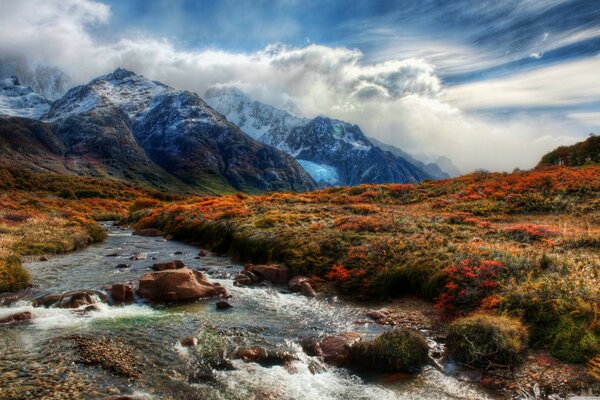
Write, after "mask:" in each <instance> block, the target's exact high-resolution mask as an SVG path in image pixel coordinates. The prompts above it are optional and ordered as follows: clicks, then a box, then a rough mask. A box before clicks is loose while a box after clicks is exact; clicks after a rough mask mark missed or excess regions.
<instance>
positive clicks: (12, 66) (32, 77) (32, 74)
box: [0, 57, 71, 101]
mask: <svg viewBox="0 0 600 400" xmlns="http://www.w3.org/2000/svg"><path fill="white" fill-rule="evenodd" d="M12 76H15V77H17V79H18V80H19V81H20V82H21V84H22V85H24V86H27V87H30V88H31V89H32V90H33V91H34V92H35V93H37V94H39V95H41V96H43V97H45V98H46V99H48V100H49V101H54V100H56V99H58V98H60V97H62V96H63V95H64V94H65V93H66V92H67V90H68V89H69V88H70V86H71V79H70V78H69V77H68V76H67V75H66V74H65V73H64V72H63V71H61V70H60V69H58V68H56V67H53V66H50V65H45V64H35V63H32V62H29V61H27V60H26V59H25V58H22V57H3V58H0V79H6V78H10V77H12Z"/></svg>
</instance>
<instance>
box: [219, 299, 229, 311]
mask: <svg viewBox="0 0 600 400" xmlns="http://www.w3.org/2000/svg"><path fill="white" fill-rule="evenodd" d="M215 306H216V307H217V310H228V309H230V308H232V307H233V306H232V305H231V304H229V303H228V302H227V301H224V300H223V301H218V302H217V303H216V304H215Z"/></svg>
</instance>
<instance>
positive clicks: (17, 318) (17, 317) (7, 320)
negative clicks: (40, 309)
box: [0, 311, 33, 325]
mask: <svg viewBox="0 0 600 400" xmlns="http://www.w3.org/2000/svg"><path fill="white" fill-rule="evenodd" d="M32 318H33V315H31V312H30V311H23V312H20V313H16V314H11V315H9V316H7V317H3V318H0V325H1V324H14V323H19V322H25V321H29V320H30V319H32Z"/></svg>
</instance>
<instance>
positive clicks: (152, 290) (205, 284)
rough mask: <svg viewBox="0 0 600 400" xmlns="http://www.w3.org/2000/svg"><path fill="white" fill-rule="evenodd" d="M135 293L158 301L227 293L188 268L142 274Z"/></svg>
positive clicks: (200, 273) (178, 300)
mask: <svg viewBox="0 0 600 400" xmlns="http://www.w3.org/2000/svg"><path fill="white" fill-rule="evenodd" d="M136 293H137V295H138V296H140V297H142V298H143V299H146V300H151V301H154V302H159V303H169V302H185V301H193V300H198V299H206V298H215V297H227V296H228V295H229V293H227V291H226V290H225V288H224V287H223V286H221V285H220V284H219V283H212V282H210V281H209V280H208V278H207V277H206V276H205V275H204V274H203V273H202V272H200V271H194V270H191V269H189V268H181V269H169V270H165V271H159V272H151V273H149V274H144V275H142V276H141V277H140V283H139V288H138V290H137V292H136Z"/></svg>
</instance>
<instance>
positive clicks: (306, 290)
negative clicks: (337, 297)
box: [300, 281, 317, 297]
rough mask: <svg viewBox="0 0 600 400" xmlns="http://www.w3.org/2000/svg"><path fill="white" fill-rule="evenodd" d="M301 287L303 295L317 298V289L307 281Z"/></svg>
mask: <svg viewBox="0 0 600 400" xmlns="http://www.w3.org/2000/svg"><path fill="white" fill-rule="evenodd" d="M300 287H301V291H302V294H303V295H305V296H306V297H317V292H315V289H313V288H312V286H311V285H310V282H307V281H305V282H302V284H301V285H300Z"/></svg>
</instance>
